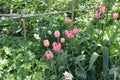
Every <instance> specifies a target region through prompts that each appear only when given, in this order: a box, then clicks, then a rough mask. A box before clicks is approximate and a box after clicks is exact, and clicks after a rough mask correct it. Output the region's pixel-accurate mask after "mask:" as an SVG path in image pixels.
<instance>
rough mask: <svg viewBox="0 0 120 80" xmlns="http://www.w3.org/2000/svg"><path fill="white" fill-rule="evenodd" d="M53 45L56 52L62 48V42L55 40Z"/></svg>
mask: <svg viewBox="0 0 120 80" xmlns="http://www.w3.org/2000/svg"><path fill="white" fill-rule="evenodd" d="M52 47H53V50H54V51H55V52H59V51H60V50H61V49H62V45H61V43H57V42H53V43H52Z"/></svg>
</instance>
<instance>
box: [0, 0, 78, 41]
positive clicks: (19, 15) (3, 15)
mask: <svg viewBox="0 0 120 80" xmlns="http://www.w3.org/2000/svg"><path fill="white" fill-rule="evenodd" d="M75 11H80V9H75V0H72V6H71V10H66V11H58V12H50V13H42V14H25V10H24V9H23V10H22V14H0V16H2V17H12V18H19V19H22V24H23V32H24V39H25V40H26V39H27V29H26V25H25V18H29V17H36V16H45V15H54V14H62V13H67V12H70V13H71V14H72V16H71V19H72V22H71V25H72V27H73V26H74V12H75Z"/></svg>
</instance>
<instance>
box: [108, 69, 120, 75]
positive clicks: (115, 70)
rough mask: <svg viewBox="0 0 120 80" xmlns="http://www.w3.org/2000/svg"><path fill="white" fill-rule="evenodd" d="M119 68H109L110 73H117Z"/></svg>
mask: <svg viewBox="0 0 120 80" xmlns="http://www.w3.org/2000/svg"><path fill="white" fill-rule="evenodd" d="M118 70H119V68H112V69H110V70H109V74H114V73H117V72H118Z"/></svg>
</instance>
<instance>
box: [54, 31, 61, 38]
mask: <svg viewBox="0 0 120 80" xmlns="http://www.w3.org/2000/svg"><path fill="white" fill-rule="evenodd" d="M54 36H55V37H56V38H58V37H60V32H59V31H58V30H55V32H54Z"/></svg>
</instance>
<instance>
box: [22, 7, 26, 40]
mask: <svg viewBox="0 0 120 80" xmlns="http://www.w3.org/2000/svg"><path fill="white" fill-rule="evenodd" d="M24 16H25V10H24V9H23V10H22V15H21V18H22V22H23V33H24V39H25V40H26V39H27V30H26V26H25V18H24Z"/></svg>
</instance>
